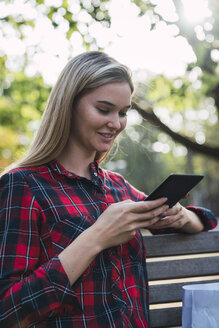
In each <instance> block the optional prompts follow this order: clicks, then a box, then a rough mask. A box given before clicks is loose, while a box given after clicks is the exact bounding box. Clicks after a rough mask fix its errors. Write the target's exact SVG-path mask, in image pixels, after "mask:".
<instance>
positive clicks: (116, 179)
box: [101, 169, 146, 200]
mask: <svg viewBox="0 0 219 328" xmlns="http://www.w3.org/2000/svg"><path fill="white" fill-rule="evenodd" d="M101 171H102V174H103V175H104V177H105V180H107V179H108V180H110V184H111V183H112V184H115V185H118V186H120V187H121V188H125V189H126V190H127V192H128V194H129V195H130V197H131V198H134V199H137V200H144V199H145V198H146V195H145V193H144V192H142V191H140V190H138V189H137V188H136V187H134V186H133V185H132V184H131V183H130V182H129V181H128V180H126V178H125V177H124V176H123V175H122V174H120V173H118V172H114V171H110V170H105V169H101ZM105 182H106V181H105Z"/></svg>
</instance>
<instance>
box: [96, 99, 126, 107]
mask: <svg viewBox="0 0 219 328" xmlns="http://www.w3.org/2000/svg"><path fill="white" fill-rule="evenodd" d="M97 102H98V103H102V104H105V105H108V106H111V107H116V105H115V104H113V103H111V102H110V101H107V100H97ZM130 107H131V105H127V106H124V107H123V108H124V109H126V108H127V109H129V108H130Z"/></svg>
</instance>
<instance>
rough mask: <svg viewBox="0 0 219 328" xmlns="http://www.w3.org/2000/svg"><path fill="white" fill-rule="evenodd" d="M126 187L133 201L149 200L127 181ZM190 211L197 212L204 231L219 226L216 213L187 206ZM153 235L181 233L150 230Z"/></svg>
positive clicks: (168, 229) (172, 230)
mask: <svg viewBox="0 0 219 328" xmlns="http://www.w3.org/2000/svg"><path fill="white" fill-rule="evenodd" d="M125 183H126V187H127V189H128V190H129V191H130V193H131V194H132V195H133V199H134V200H136V201H142V200H146V199H147V195H146V194H144V193H143V192H141V191H139V190H137V189H136V188H135V187H133V186H132V185H131V184H129V183H128V182H127V181H126V180H125ZM186 208H187V209H188V210H190V211H193V212H195V213H196V214H197V215H198V217H199V218H200V220H201V222H202V223H203V225H204V231H208V230H212V229H214V228H216V226H217V218H216V217H215V215H214V213H213V212H212V211H211V210H209V209H207V208H204V207H196V206H187V207H186ZM149 230H150V231H151V232H152V233H153V234H163V233H174V232H179V230H177V229H173V228H166V229H149Z"/></svg>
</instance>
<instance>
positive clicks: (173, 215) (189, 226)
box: [150, 203, 204, 233]
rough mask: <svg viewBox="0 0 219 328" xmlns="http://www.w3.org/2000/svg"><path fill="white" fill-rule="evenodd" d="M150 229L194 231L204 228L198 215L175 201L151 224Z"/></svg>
mask: <svg viewBox="0 0 219 328" xmlns="http://www.w3.org/2000/svg"><path fill="white" fill-rule="evenodd" d="M150 228H151V229H164V228H175V229H180V230H182V231H184V232H188V233H195V232H200V231H202V230H203V229H204V226H203V224H202V222H201V221H200V219H199V217H198V216H197V215H196V214H195V213H194V212H192V211H190V210H187V209H186V208H185V207H183V206H182V205H180V203H177V204H176V205H175V206H173V207H172V208H169V209H168V210H167V211H166V212H164V213H163V217H162V218H161V220H160V221H159V222H156V223H155V224H153V225H152V226H151V227H150Z"/></svg>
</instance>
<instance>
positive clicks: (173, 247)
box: [144, 231, 219, 328]
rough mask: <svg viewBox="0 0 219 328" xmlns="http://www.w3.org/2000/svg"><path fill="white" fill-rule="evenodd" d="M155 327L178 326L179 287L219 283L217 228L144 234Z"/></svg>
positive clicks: (180, 301)
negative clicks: (197, 231)
mask: <svg viewBox="0 0 219 328" xmlns="http://www.w3.org/2000/svg"><path fill="white" fill-rule="evenodd" d="M144 242H145V245H146V253H147V260H146V262H147V270H148V279H149V290H150V320H151V328H154V327H165V328H167V327H181V325H182V323H181V321H182V320H181V315H182V286H183V285H186V284H187V285H188V284H197V283H209V282H219V231H211V232H201V233H199V234H191V235H190V234H168V235H145V236H144Z"/></svg>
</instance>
